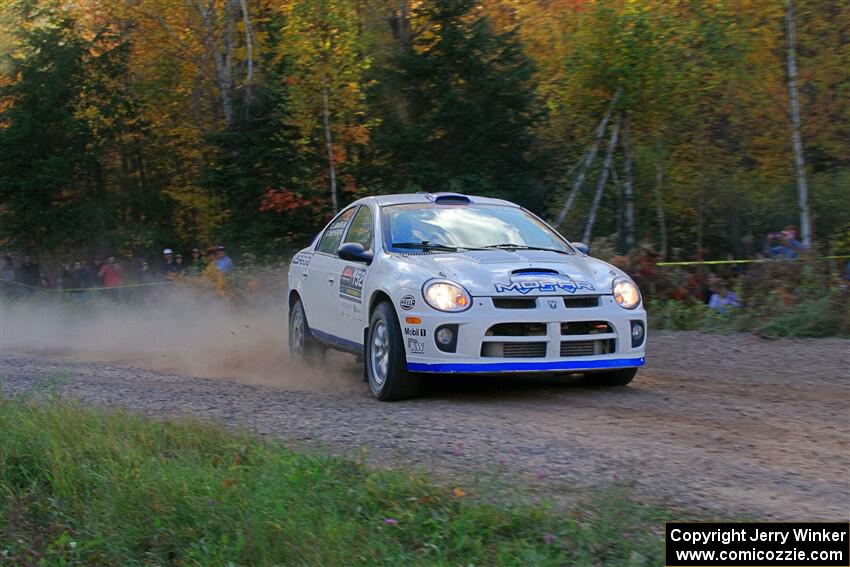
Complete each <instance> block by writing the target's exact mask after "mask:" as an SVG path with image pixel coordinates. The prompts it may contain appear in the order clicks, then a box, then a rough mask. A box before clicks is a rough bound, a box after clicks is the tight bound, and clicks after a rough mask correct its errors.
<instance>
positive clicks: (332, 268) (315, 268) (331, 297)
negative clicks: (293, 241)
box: [301, 207, 357, 340]
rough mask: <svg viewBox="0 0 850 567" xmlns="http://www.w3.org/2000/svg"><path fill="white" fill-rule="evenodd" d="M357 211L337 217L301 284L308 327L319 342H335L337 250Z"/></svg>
mask: <svg viewBox="0 0 850 567" xmlns="http://www.w3.org/2000/svg"><path fill="white" fill-rule="evenodd" d="M356 209H357V207H349V208H347V209H345V210H344V211H342V212H341V213H340V214H338V215H337V216H336V217H335V218H334V220H332V221H331V223H330V224H329V225H328V226H327V228H326V229H325V231H324V232H323V233H322V235H321V237H320V238H319V242H318V243H317V244H316V252H315V253H314V254H313V258H312V259H311V260H310V265H309V267H308V271H306V272H305V273H306V274H307V276H306V277H305V278H304V281H303V282H302V286H301V289H302V296H303V298H304V310H305V311H306V314H307V323H308V324H309V325H310V328H311V329H312V330H313V331H318V335H319V338H321V339H322V340H330V339H332V338H333V335H334V331H335V329H336V325H335V323H334V319H335V318H336V317H337V316H338V315H337V296H338V295H339V276H340V274H341V270H339V265H338V263H339V262H340V260H339V258H338V257H337V255H336V251H337V249H339V245H340V243H341V242H342V237H343V235H344V234H345V229H346V227H347V226H348V223H349V221H350V220H351V217H352V216H353V215H354V212H355V210H356Z"/></svg>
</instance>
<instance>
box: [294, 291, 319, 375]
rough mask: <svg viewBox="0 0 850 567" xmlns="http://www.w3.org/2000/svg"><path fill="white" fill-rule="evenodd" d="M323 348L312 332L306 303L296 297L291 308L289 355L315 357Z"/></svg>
mask: <svg viewBox="0 0 850 567" xmlns="http://www.w3.org/2000/svg"><path fill="white" fill-rule="evenodd" d="M322 350H323V348H322V345H321V344H320V343H319V341H317V340H316V339H315V337H313V335H312V334H311V333H310V326H309V325H308V324H307V315H306V313H305V312H304V304H303V303H301V300H300V299H296V300H295V303H294V304H293V306H292V309H290V310H289V356H291V357H292V358H294V359H296V360H303V359H305V358H313V357H314V356H316V355H317V354H319V353H321V351H322Z"/></svg>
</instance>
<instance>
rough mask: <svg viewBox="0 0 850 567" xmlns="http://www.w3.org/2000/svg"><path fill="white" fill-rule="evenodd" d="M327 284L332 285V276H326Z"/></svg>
mask: <svg viewBox="0 0 850 567" xmlns="http://www.w3.org/2000/svg"><path fill="white" fill-rule="evenodd" d="M328 283H329V284H331V285H333V283H334V277H333V276H328Z"/></svg>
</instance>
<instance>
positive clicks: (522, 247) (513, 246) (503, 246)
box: [484, 242, 572, 256]
mask: <svg viewBox="0 0 850 567" xmlns="http://www.w3.org/2000/svg"><path fill="white" fill-rule="evenodd" d="M484 248H499V249H500V250H541V251H543V252H557V253H558V254H567V255H568V256H572V252H567V251H566V250H559V249H557V248H542V247H540V246H526V245H525V244H512V243H510V242H506V243H505V244H491V245H490V246H485V247H484Z"/></svg>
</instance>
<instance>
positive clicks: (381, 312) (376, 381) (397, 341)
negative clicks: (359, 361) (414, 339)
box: [365, 302, 419, 401]
mask: <svg viewBox="0 0 850 567" xmlns="http://www.w3.org/2000/svg"><path fill="white" fill-rule="evenodd" d="M365 358H366V376H367V378H368V379H369V388H370V389H371V390H372V394H373V395H374V396H375V397H376V398H378V399H379V400H382V401H391V400H403V399H405V398H411V397H413V396H415V395H416V393H417V391H418V390H419V377H418V376H416V375H415V374H412V373H410V372H408V371H407V357H406V356H405V351H404V340H403V338H402V335H401V327H400V326H399V324H398V317H397V316H396V314H395V311H394V310H393V308H392V306H391V305H390V304H389V303H386V302H384V303H379V304H378V306H377V307H375V310H374V311H373V312H372V317H371V318H370V320H369V332H368V333H367V336H366V357H365Z"/></svg>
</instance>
